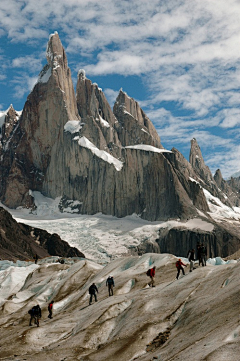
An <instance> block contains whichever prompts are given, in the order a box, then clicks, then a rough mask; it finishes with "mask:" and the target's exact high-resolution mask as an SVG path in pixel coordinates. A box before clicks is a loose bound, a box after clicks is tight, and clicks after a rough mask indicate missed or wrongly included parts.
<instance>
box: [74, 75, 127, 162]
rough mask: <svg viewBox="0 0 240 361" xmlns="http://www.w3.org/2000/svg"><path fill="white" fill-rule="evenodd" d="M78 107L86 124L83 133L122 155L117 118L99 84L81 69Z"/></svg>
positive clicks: (100, 144)
mask: <svg viewBox="0 0 240 361" xmlns="http://www.w3.org/2000/svg"><path fill="white" fill-rule="evenodd" d="M76 93H77V94H76V99H77V108H78V112H79V115H80V116H81V118H82V122H83V124H84V126H83V129H82V132H81V135H82V136H85V137H87V138H88V140H90V141H91V142H92V143H93V144H95V145H96V146H97V147H98V148H99V149H102V150H105V151H107V152H109V153H110V154H112V155H114V156H116V157H120V156H121V148H122V145H121V143H120V141H119V139H118V134H117V132H116V130H115V127H116V124H118V121H117V119H116V118H115V116H114V115H113V112H112V110H111V108H110V105H109V104H108V102H107V99H106V97H105V95H104V93H103V92H102V90H101V89H100V88H99V87H98V86H97V84H92V82H91V80H89V79H87V78H86V77H85V72H84V71H83V70H82V71H79V73H78V82H77V88H76Z"/></svg>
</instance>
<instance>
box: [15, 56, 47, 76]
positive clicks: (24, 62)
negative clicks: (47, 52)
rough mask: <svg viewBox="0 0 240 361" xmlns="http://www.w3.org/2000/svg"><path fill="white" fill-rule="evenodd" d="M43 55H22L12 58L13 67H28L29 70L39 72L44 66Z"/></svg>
mask: <svg viewBox="0 0 240 361" xmlns="http://www.w3.org/2000/svg"><path fill="white" fill-rule="evenodd" d="M42 59H43V57H37V58H36V57H33V56H29V55H27V56H21V57H18V58H14V59H13V60H12V67H14V68H21V69H23V68H27V69H28V71H29V72H39V71H40V70H41V67H42Z"/></svg>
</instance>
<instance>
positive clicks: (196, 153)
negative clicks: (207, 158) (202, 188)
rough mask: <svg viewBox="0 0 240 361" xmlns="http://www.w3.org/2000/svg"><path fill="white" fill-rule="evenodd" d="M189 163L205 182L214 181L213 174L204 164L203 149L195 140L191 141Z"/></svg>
mask: <svg viewBox="0 0 240 361" xmlns="http://www.w3.org/2000/svg"><path fill="white" fill-rule="evenodd" d="M189 162H190V164H191V166H192V167H193V169H194V171H195V172H196V173H197V175H198V176H199V177H200V178H202V179H203V180H204V181H205V182H210V181H213V177H212V173H211V171H210V169H209V167H208V166H207V165H206V164H205V162H204V159H203V156H202V152H201V149H200V147H199V145H198V143H197V140H196V139H195V138H193V139H192V140H191V149H190V155H189Z"/></svg>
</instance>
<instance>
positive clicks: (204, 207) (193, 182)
mask: <svg viewBox="0 0 240 361" xmlns="http://www.w3.org/2000/svg"><path fill="white" fill-rule="evenodd" d="M172 152H173V153H174V155H175V157H174V158H173V160H174V167H175V171H176V172H177V175H178V178H179V180H180V182H181V184H182V186H183V187H184V189H185V190H186V192H187V194H188V196H189V198H190V199H191V200H192V202H193V204H194V206H195V207H197V208H198V209H199V210H201V211H204V212H208V211H209V207H208V204H207V200H206V198H205V195H204V193H203V189H202V187H201V185H200V183H199V177H198V176H197V174H196V173H195V171H194V170H193V168H192V166H191V164H190V163H189V162H188V161H187V160H186V159H185V158H184V156H183V155H182V154H181V153H180V152H179V151H178V150H177V149H176V148H173V149H172Z"/></svg>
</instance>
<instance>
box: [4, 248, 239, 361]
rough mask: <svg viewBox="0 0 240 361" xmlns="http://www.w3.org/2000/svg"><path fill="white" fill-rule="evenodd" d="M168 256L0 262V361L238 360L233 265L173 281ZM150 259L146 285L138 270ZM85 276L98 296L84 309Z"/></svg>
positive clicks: (236, 270)
mask: <svg viewBox="0 0 240 361" xmlns="http://www.w3.org/2000/svg"><path fill="white" fill-rule="evenodd" d="M176 259H177V258H176V257H175V256H172V255H170V254H144V255H143V256H141V257H124V258H119V259H116V260H114V261H111V262H109V263H108V264H107V265H106V266H102V265H99V264H97V263H95V262H93V261H90V260H85V259H75V260H73V259H66V263H65V264H59V263H56V257H49V258H46V259H42V260H41V261H40V262H39V264H38V265H34V264H31V263H29V264H25V263H24V262H22V263H21V262H18V264H12V263H11V262H8V263H7V262H6V261H1V264H0V266H1V267H2V268H3V270H1V271H0V278H1V305H2V307H1V311H0V313H1V317H0V327H1V341H0V360H8V361H10V360H18V361H22V360H26V361H30V360H31V361H39V360H44V361H60V360H66V361H67V360H69V361H70V360H71V361H73V360H75V361H77V360H79V361H112V360H115V361H133V360H137V361H149V360H164V361H170V360H171V361H183V360H189V359H191V360H194V361H198V360H199V361H200V360H206V361H216V360H229V361H238V360H239V351H240V350H239V341H240V328H239V271H240V262H239V261H238V262H237V261H235V262H234V261H232V262H230V263H225V262H224V261H222V260H218V261H216V260H209V262H208V263H207V266H206V267H198V264H196V269H195V270H194V271H193V272H192V273H189V271H188V268H186V275H185V276H181V277H180V278H179V280H176V279H175V277H176V268H175V262H176ZM211 263H213V264H211ZM216 264H219V265H216ZM153 265H155V266H156V287H155V288H150V287H148V286H147V282H148V281H149V278H148V277H147V276H146V271H147V269H148V268H149V267H152V266H153ZM110 274H111V275H113V277H114V279H115V287H114V295H113V296H112V297H109V296H108V292H107V287H106V279H107V277H108V276H109V275H110ZM92 282H95V283H96V285H97V287H98V291H99V293H98V302H97V303H93V304H92V305H90V306H89V294H88V288H89V286H90V285H91V284H92ZM52 299H54V301H55V303H54V309H53V319H51V320H50V319H48V318H47V315H48V312H47V305H48V303H49V302H50V301H51V300H52ZM36 304H39V305H40V307H41V308H42V319H41V320H40V327H36V325H33V326H31V327H30V326H29V315H28V310H29V309H30V308H31V307H32V306H33V305H36Z"/></svg>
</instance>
